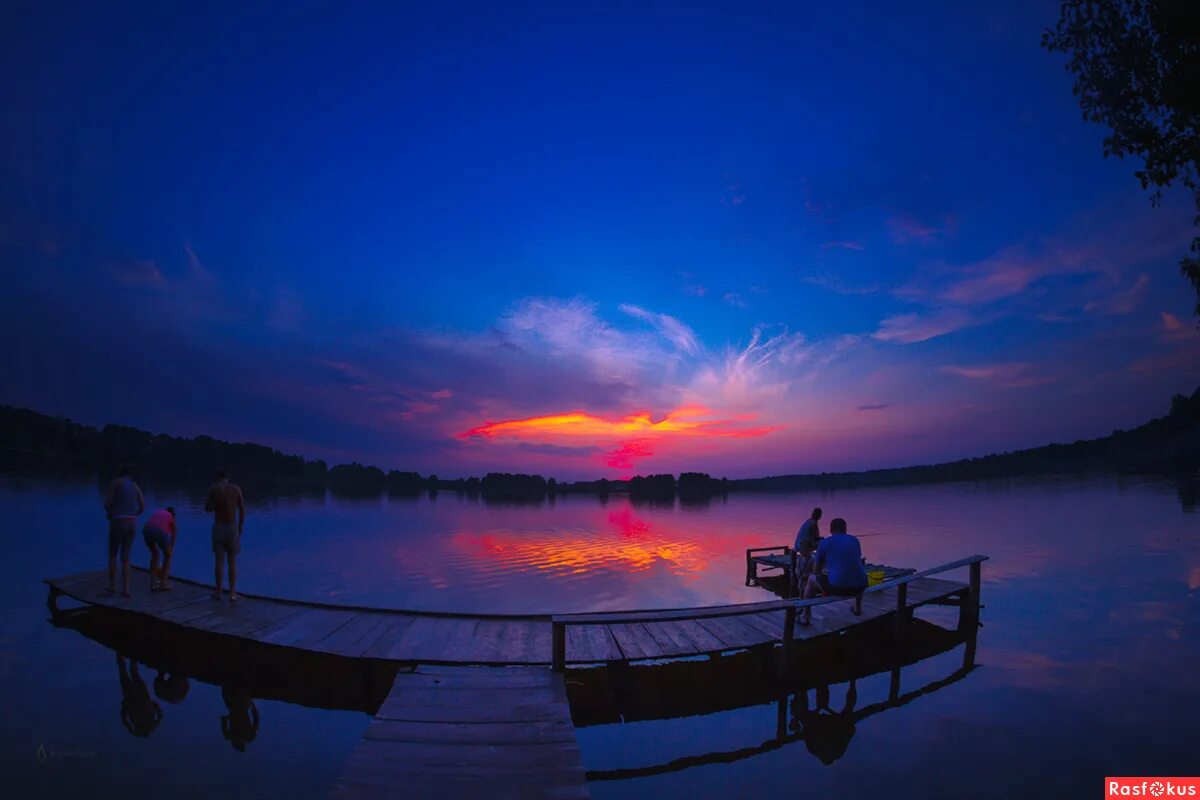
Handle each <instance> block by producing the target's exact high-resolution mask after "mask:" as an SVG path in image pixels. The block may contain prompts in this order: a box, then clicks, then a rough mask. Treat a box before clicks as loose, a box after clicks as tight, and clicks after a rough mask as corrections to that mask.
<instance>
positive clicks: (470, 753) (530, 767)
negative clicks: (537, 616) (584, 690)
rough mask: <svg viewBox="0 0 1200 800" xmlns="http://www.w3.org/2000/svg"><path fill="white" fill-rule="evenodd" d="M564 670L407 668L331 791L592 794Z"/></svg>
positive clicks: (501, 798) (362, 794)
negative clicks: (586, 777)
mask: <svg viewBox="0 0 1200 800" xmlns="http://www.w3.org/2000/svg"><path fill="white" fill-rule="evenodd" d="M588 796H589V794H588V790H587V784H586V782H585V780H584V771H583V759H582V757H581V756H580V753H579V743H578V742H577V741H576V739H575V726H574V725H573V724H572V722H571V708H570V706H569V705H568V704H567V695H566V690H565V688H564V686H563V676H562V675H560V674H558V673H554V672H551V671H550V670H548V669H546V668H545V667H505V668H495V667H448V666H425V665H422V666H420V667H417V668H416V669H414V670H413V671H412V672H400V673H399V674H397V675H396V682H395V684H394V685H393V687H392V691H391V694H389V695H388V697H387V699H386V700H384V702H383V705H382V706H381V707H380V709H379V711H378V713H377V714H376V715H375V719H374V720H373V721H372V722H371V724H370V726H369V727H368V728H367V732H366V734H364V736H363V740H362V741H361V742H360V743H359V745H358V747H357V748H355V750H354V752H353V753H352V754H351V755H350V757H349V759H347V761H346V764H345V766H344V767H343V769H342V775H341V777H340V778H339V779H338V780H337V782H336V783H335V784H334V787H333V791H332V792H331V793H330V797H331V798H334V799H335V800H350V799H351V798H355V799H356V800H357V798H373V797H380V798H393V797H406V798H439V799H444V798H475V797H478V798H489V799H490V800H506V799H507V798H513V799H514V800H517V798H522V799H523V798H531V800H532V799H534V798H557V799H559V800H568V799H569V798H587V797H588Z"/></svg>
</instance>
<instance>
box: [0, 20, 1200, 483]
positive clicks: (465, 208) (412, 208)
mask: <svg viewBox="0 0 1200 800" xmlns="http://www.w3.org/2000/svg"><path fill="white" fill-rule="evenodd" d="M171 5H172V4H167V6H166V7H161V8H154V7H146V8H134V7H132V6H131V7H129V8H127V9H125V10H123V11H122V10H118V11H116V12H113V11H111V10H109V9H103V10H101V9H98V8H93V7H91V6H89V5H87V4H79V5H75V6H71V5H67V6H55V7H53V8H51V7H49V6H48V5H46V4H25V5H24V6H23V7H10V8H7V9H6V11H5V12H4V15H5V17H6V19H5V20H4V24H3V25H2V26H0V27H2V28H3V29H4V30H5V31H6V33H5V34H3V35H4V37H5V43H4V47H3V48H0V53H2V54H0V58H2V59H3V61H4V74H5V75H6V76H7V77H6V78H4V80H3V81H2V82H0V100H2V101H3V104H4V107H5V108H6V109H7V113H6V114H5V115H4V120H3V122H0V126H2V127H0V141H2V142H3V148H2V149H0V175H2V176H3V181H2V182H0V268H2V269H3V270H4V273H5V275H6V283H7V284H8V285H9V286H10V287H11V289H12V291H10V292H9V293H8V294H7V296H6V297H5V299H4V300H2V301H0V311H2V312H3V313H4V320H3V322H0V326H2V328H3V331H4V336H5V340H6V341H12V342H14V346H13V347H12V348H9V353H8V354H7V357H8V358H9V359H11V362H12V363H10V364H9V365H8V366H9V368H8V369H7V370H6V372H7V374H8V375H10V376H11V381H7V382H6V383H7V386H6V387H5V388H4V389H2V390H0V402H8V403H16V404H22V405H29V406H32V407H34V408H38V409H40V410H44V411H47V412H50V413H59V414H66V415H69V416H72V417H74V418H77V419H81V420H84V421H88V422H93V423H104V422H107V421H118V422H124V423H128V424H135V425H140V426H142V427H146V428H152V429H156V430H164V431H167V432H172V433H180V434H195V433H201V432H205V433H210V434H212V435H216V436H221V437H227V438H235V439H252V440H257V441H264V442H267V443H269V444H274V445H277V446H280V447H282V448H284V449H289V450H295V451H300V452H304V453H306V454H309V455H312V456H322V457H326V458H331V459H333V460H344V459H350V458H357V459H360V460H368V461H372V462H375V463H380V464H382V465H384V466H389V467H391V466H395V467H401V468H414V469H421V470H422V471H427V470H429V469H434V470H436V471H438V472H439V473H440V474H470V473H474V472H478V471H480V470H483V469H491V468H508V469H536V470H539V471H542V472H544V473H547V474H560V475H564V476H568V477H582V476H592V475H597V474H617V473H627V472H630V471H631V470H632V471H646V470H670V471H678V470H680V469H690V468H704V469H708V470H710V471H713V472H716V473H720V474H730V475H735V474H741V475H746V474H761V473H763V472H783V471H798V470H808V469H835V468H849V467H869V466H876V465H887V464H903V463H910V462H913V461H927V460H933V459H940V458H947V457H956V456H962V455H971V454H979V453H984V452H990V451H993V450H1003V449H1011V448H1014V447H1019V446H1027V445H1033V444H1038V443H1041V442H1044V441H1050V440H1052V439H1064V438H1069V439H1073V438H1077V437H1080V436H1088V435H1100V434H1104V433H1107V432H1108V431H1110V430H1111V429H1113V428H1114V427H1119V426H1129V425H1132V424H1136V423H1138V422H1140V421H1142V420H1144V419H1146V418H1148V417H1150V416H1154V415H1157V414H1159V413H1161V412H1162V410H1164V409H1165V407H1166V405H1167V402H1168V400H1169V397H1170V395H1171V393H1173V392H1178V391H1188V392H1190V391H1191V390H1192V389H1194V388H1195V385H1196V383H1197V377H1198V376H1200V353H1198V349H1200V343H1198V341H1197V338H1196V335H1195V327H1194V323H1193V320H1192V318H1191V317H1190V308H1191V304H1192V297H1190V296H1189V293H1188V289H1187V286H1186V284H1185V283H1184V282H1183V279H1182V278H1180V277H1179V276H1178V273H1177V269H1176V266H1175V264H1176V262H1177V260H1178V258H1179V256H1180V255H1181V254H1182V253H1183V252H1184V251H1185V250H1186V247H1187V244H1188V242H1189V240H1190V236H1191V235H1192V222H1191V214H1190V213H1189V207H1188V202H1187V198H1185V197H1179V196H1176V195H1172V194H1168V196H1167V197H1166V198H1165V200H1164V202H1163V205H1162V207H1160V208H1151V207H1150V204H1149V202H1148V200H1147V198H1146V196H1145V195H1144V193H1143V192H1142V191H1141V189H1140V188H1139V187H1138V185H1137V182H1136V180H1135V179H1134V178H1133V176H1132V172H1133V170H1134V169H1135V168H1136V165H1135V164H1133V163H1131V162H1125V163H1122V162H1119V161H1114V160H1104V159H1103V158H1102V157H1101V140H1102V138H1103V135H1104V131H1103V129H1101V128H1099V127H1097V126H1093V125H1088V124H1086V123H1084V122H1083V121H1082V120H1081V118H1080V113H1079V109H1078V106H1077V104H1076V102H1075V100H1074V98H1073V97H1072V95H1071V83H1070V76H1069V75H1068V74H1067V73H1066V71H1065V70H1064V69H1063V64H1062V61H1061V58H1060V57H1058V56H1055V55H1051V54H1048V53H1046V52H1045V51H1043V50H1041V49H1040V47H1039V46H1038V40H1039V37H1040V34H1041V31H1042V30H1043V29H1044V28H1046V27H1047V26H1049V25H1051V24H1052V23H1053V21H1054V20H1055V18H1056V15H1057V3H1049V2H1047V3H1017V4H1003V5H1000V4H995V5H996V6H997V7H994V8H993V7H991V5H989V6H988V7H982V6H981V7H975V6H974V4H951V3H947V4H931V5H926V6H923V7H922V8H918V9H914V8H909V7H900V6H896V5H895V4H858V3H839V4H833V5H827V4H822V5H820V6H816V5H814V6H811V7H806V6H805V5H803V4H794V3H789V4H782V3H781V4H746V3H738V4H734V3H713V4H689V5H688V6H670V5H665V4H653V7H652V8H648V7H647V5H649V4H628V5H620V4H605V5H604V6H602V7H601V6H589V4H545V5H528V6H525V5H518V4H505V6H504V7H503V9H500V8H498V7H496V6H495V5H494V4H479V5H468V4H461V5H456V6H455V7H453V8H449V7H429V8H420V9H418V8H416V7H413V8H397V7H396V6H395V5H388V4H380V5H368V4H338V5H319V4H299V5H297V6H294V7H288V8H286V9H285V8H283V7H281V6H278V5H271V4H240V5H230V6H228V7H226V8H219V7H216V6H213V7H209V6H206V7H205V9H204V11H203V12H200V11H190V12H189V11H185V10H181V9H179V8H174V7H169V6H171ZM681 409H682V410H684V413H683V414H679V413H678V412H680V410H681ZM571 413H573V414H577V415H582V416H581V417H580V419H587V420H593V421H592V422H586V423H572V422H569V421H567V422H562V423H555V424H553V425H540V424H530V425H525V426H523V427H522V426H516V427H514V426H509V427H507V428H505V427H498V428H492V429H488V428H486V427H485V426H486V424H487V423H502V422H505V421H515V420H530V419H534V420H536V419H539V418H545V417H561V416H562V415H566V414H571ZM639 414H646V415H648V417H649V419H650V421H651V425H650V427H646V426H643V425H640V424H638V423H632V424H623V423H622V422H621V421H622V420H626V419H629V418H636V417H637V416H638V415H639ZM673 414H674V415H675V416H674V417H672V415H673ZM670 418H673V419H676V420H687V421H688V425H687V426H684V427H683V428H678V426H673V425H667V426H661V425H658V424H657V423H658V422H661V421H662V420H665V419H670ZM597 421H598V422H597ZM479 429H485V430H487V431H488V432H487V433H485V434H476V435H470V436H468V435H464V434H466V433H467V432H468V431H475V430H479Z"/></svg>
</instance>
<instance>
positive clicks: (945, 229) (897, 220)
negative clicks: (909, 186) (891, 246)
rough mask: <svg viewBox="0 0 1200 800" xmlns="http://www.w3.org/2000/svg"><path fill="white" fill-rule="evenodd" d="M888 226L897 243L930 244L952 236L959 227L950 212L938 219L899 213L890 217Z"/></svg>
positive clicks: (893, 239)
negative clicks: (931, 219) (920, 217)
mask: <svg viewBox="0 0 1200 800" xmlns="http://www.w3.org/2000/svg"><path fill="white" fill-rule="evenodd" d="M887 226H888V230H889V231H890V232H891V235H892V241H893V242H896V243H897V244H907V243H909V242H917V243H921V244H928V243H930V242H935V241H938V240H939V239H944V238H947V237H949V236H952V235H953V234H954V231H955V229H956V228H957V220H956V219H955V218H954V217H953V216H951V215H949V214H944V215H942V216H941V218H940V219H938V220H937V221H929V220H925V219H919V218H917V217H915V216H913V215H911V214H897V215H896V216H894V217H891V218H890V219H888V221H887Z"/></svg>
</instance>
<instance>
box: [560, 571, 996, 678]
mask: <svg viewBox="0 0 1200 800" xmlns="http://www.w3.org/2000/svg"><path fill="white" fill-rule="evenodd" d="M987 559H988V557H987V556H984V555H973V556H968V557H967V558H961V559H959V560H958V561H951V562H950V563H948V564H942V565H940V566H937V567H931V568H929V569H925V570H921V571H919V572H914V573H912V574H909V575H904V576H902V577H899V578H893V579H892V580H888V581H884V582H883V583H879V584H876V585H875V586H868V587H867V588H866V589H864V590H863V591H862V592H860V593H859V594H857V595H854V596H851V597H845V596H840V595H832V596H827V597H814V598H811V599H808V600H770V601H766V602H762V603H741V604H738V605H725V606H702V607H698V608H666V609H653V610H646V611H602V612H594V613H582V614H555V615H554V616H553V618H552V624H553V629H552V636H551V657H550V658H551V662H550V663H551V668H552V669H554V670H555V671H556V672H562V671H563V670H564V669H566V663H567V626H568V625H624V624H631V623H639V622H678V621H683V620H697V619H713V618H716V617H736V616H740V615H743V614H761V613H763V612H766V611H779V610H782V611H783V612H784V625H783V640H782V641H783V648H784V650H783V655H784V662H783V663H784V665H786V662H787V657H788V653H789V651H790V650H791V645H792V641H793V637H794V634H795V623H796V612H797V611H799V610H801V609H805V608H815V607H816V606H824V605H830V604H832V603H853V610H854V613H855V614H861V612H862V598H863V596H864V595H868V594H875V593H878V592H883V591H886V590H888V589H896V590H897V591H896V626H897V631H899V630H900V628H901V625H902V624H903V619H904V612H905V611H906V609H907V608H908V585H909V584H910V583H912V582H913V581H915V580H920V579H921V578H928V577H930V576H932V575H937V574H939V573H942V572H948V571H950V570H953V569H961V568H962V567H969V568H970V574H969V578H968V583H967V588H966V596H965V597H964V598H963V599H962V601H961V602H962V605H961V611H960V624H961V625H963V626H967V625H973V624H975V623H977V622H978V617H979V590H980V584H981V581H982V570H981V565H982V564H983V562H984V561H987Z"/></svg>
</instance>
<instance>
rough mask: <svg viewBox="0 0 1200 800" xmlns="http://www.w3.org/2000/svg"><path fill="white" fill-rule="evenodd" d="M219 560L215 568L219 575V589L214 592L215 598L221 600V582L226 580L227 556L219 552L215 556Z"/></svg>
mask: <svg viewBox="0 0 1200 800" xmlns="http://www.w3.org/2000/svg"><path fill="white" fill-rule="evenodd" d="M213 557H214V558H216V560H217V564H216V567H215V571H216V575H217V588H216V589H214V590H213V597H215V598H217V599H218V600H220V599H221V582H222V581H223V580H224V579H225V554H224V553H221V552H217V553H216V554H215V555H214V556H213Z"/></svg>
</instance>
